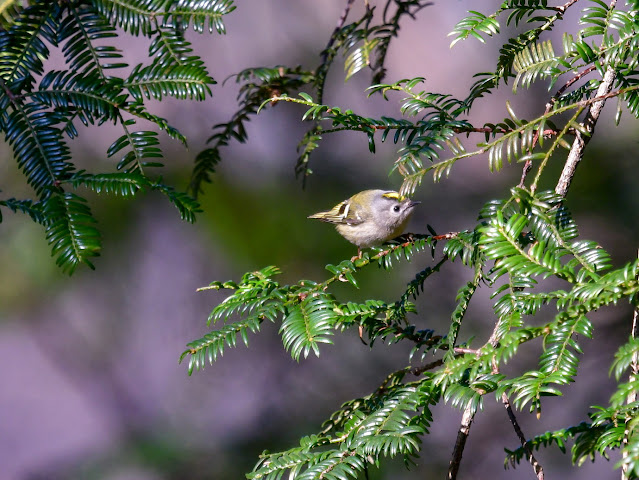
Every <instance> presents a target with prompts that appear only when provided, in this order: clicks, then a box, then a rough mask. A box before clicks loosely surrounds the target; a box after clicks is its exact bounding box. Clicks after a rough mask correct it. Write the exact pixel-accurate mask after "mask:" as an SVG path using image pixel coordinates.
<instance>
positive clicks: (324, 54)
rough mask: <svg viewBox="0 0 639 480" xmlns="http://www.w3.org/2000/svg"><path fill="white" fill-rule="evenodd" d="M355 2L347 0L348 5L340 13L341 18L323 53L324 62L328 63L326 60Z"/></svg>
mask: <svg viewBox="0 0 639 480" xmlns="http://www.w3.org/2000/svg"><path fill="white" fill-rule="evenodd" d="M353 3H355V0H347V1H346V6H345V7H344V11H343V12H342V15H340V17H339V20H337V25H336V26H335V30H333V33H332V34H331V38H330V40H329V41H328V44H327V45H326V49H325V50H324V52H323V53H322V63H326V61H327V60H328V51H329V50H330V49H331V47H332V46H333V43H334V42H335V38H336V37H337V33H338V32H339V31H340V30H341V29H342V28H343V27H344V23H346V18H347V17H348V14H349V13H350V11H351V7H352V6H353Z"/></svg>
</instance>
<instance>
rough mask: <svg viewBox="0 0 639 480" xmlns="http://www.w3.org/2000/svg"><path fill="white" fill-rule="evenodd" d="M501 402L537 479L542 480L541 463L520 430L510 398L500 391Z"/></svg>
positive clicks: (542, 470)
mask: <svg viewBox="0 0 639 480" xmlns="http://www.w3.org/2000/svg"><path fill="white" fill-rule="evenodd" d="M501 402H502V403H503V404H504V407H505V408H506V413H507V414H508V418H509V419H510V423H511V425H512V426H513V428H514V429H515V433H516V434H517V437H518V438H519V441H520V442H521V446H522V447H523V449H524V451H525V452H526V458H527V459H528V461H529V462H530V464H531V465H532V467H533V469H534V470H535V475H537V479H538V480H544V469H543V467H542V466H541V464H540V463H539V462H538V461H537V459H536V458H535V456H534V455H533V452H532V449H531V448H530V445H529V444H528V441H527V440H526V437H525V435H524V432H522V430H521V427H520V426H519V422H518V421H517V417H516V416H515V412H514V411H513V408H512V406H511V405H510V400H509V399H508V395H506V394H505V393H502V395H501Z"/></svg>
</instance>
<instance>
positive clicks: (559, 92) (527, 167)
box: [519, 2, 595, 188]
mask: <svg viewBox="0 0 639 480" xmlns="http://www.w3.org/2000/svg"><path fill="white" fill-rule="evenodd" d="M568 3H571V2H568ZM572 3H574V2H572ZM572 3H571V4H572ZM568 6H570V5H568ZM564 7H565V8H568V7H566V5H564ZM564 11H565V9H564ZM594 69H595V66H594V65H591V66H589V67H588V68H586V69H584V70H582V71H581V72H579V73H577V74H576V75H575V76H574V77H572V78H571V79H570V80H568V81H567V82H566V83H565V84H564V85H563V86H562V87H561V88H560V89H559V90H557V92H556V93H555V94H554V95H553V96H552V98H551V99H550V101H549V102H548V103H547V104H546V109H545V110H544V115H548V114H549V113H550V111H551V110H552V107H553V106H554V105H555V103H557V100H558V99H559V97H560V96H561V95H563V93H564V92H565V91H566V90H567V89H568V88H569V87H570V86H571V85H573V84H574V83H575V82H577V81H579V79H581V78H582V77H583V76H585V75H587V74H589V73H590V72H592V71H593V70H594ZM545 135H546V132H545V131H544V136H545ZM554 135H557V133H556V132H555V133H554ZM538 140H539V131H536V132H535V134H534V135H533V139H532V143H531V146H530V152H531V153H532V151H533V149H534V148H535V145H537V141H538ZM530 170H532V160H530V159H529V160H526V162H525V163H524V168H523V170H522V172H521V180H520V181H519V187H520V188H523V187H524V182H525V181H526V176H527V175H528V172H530Z"/></svg>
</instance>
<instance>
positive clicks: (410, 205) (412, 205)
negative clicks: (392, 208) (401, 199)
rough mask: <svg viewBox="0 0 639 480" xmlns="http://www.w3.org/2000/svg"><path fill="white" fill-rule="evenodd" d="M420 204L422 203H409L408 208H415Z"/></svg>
mask: <svg viewBox="0 0 639 480" xmlns="http://www.w3.org/2000/svg"><path fill="white" fill-rule="evenodd" d="M420 203H422V202H410V203H409V204H408V208H413V207H416V206H417V205H419V204H420Z"/></svg>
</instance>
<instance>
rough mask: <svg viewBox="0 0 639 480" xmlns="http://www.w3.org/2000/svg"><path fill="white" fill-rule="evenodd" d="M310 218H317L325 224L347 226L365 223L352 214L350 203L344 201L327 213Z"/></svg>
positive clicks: (319, 213)
mask: <svg viewBox="0 0 639 480" xmlns="http://www.w3.org/2000/svg"><path fill="white" fill-rule="evenodd" d="M308 218H316V219H318V220H321V221H323V222H328V223H335V224H346V225H359V224H360V223H362V222H363V221H364V220H363V219H361V218H360V217H359V216H358V215H355V214H354V213H353V212H351V208H350V203H349V202H348V200H344V201H343V202H341V203H338V204H337V205H335V206H334V207H333V208H331V209H330V210H327V211H326V212H318V213H315V214H313V215H310V216H309V217H308Z"/></svg>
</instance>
